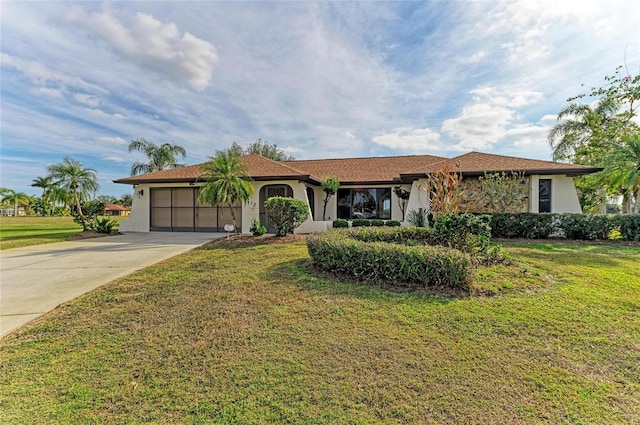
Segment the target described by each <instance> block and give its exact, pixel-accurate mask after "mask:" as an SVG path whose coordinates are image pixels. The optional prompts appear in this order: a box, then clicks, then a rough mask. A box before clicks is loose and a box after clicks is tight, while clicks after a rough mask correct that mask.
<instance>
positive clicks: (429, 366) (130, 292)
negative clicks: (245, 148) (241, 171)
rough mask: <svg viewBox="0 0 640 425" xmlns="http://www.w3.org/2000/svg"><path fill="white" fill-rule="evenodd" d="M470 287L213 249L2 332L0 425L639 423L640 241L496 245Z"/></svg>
mask: <svg viewBox="0 0 640 425" xmlns="http://www.w3.org/2000/svg"><path fill="white" fill-rule="evenodd" d="M505 246H506V248H505V249H506V251H507V252H508V254H509V256H510V258H511V259H512V263H511V265H501V266H495V267H493V268H490V269H487V270H485V271H483V272H482V275H481V276H478V277H477V279H476V283H475V284H474V285H475V290H476V293H496V294H498V295H496V296H473V297H468V298H462V299H448V298H440V297H434V296H429V295H425V294H408V293H392V292H388V291H385V290H383V289H379V288H373V287H368V286H364V285H357V284H353V283H345V282H340V281H338V280H335V279H330V278H326V277H318V276H316V275H315V274H314V273H313V272H312V270H311V269H310V268H309V265H308V255H307V253H306V247H305V246H304V244H302V243H294V244H279V245H255V246H224V245H210V246H208V247H206V248H203V249H197V250H194V251H191V252H189V253H186V254H184V255H181V256H178V257H175V258H173V259H170V260H167V261H164V262H162V263H160V264H157V265H155V266H152V267H149V268H147V269H144V270H142V271H139V272H137V273H134V274H132V275H130V276H128V277H125V278H122V279H120V280H118V281H115V282H113V283H111V284H109V285H107V286H105V287H104V288H103V289H101V290H98V291H95V292H93V293H91V294H89V295H87V296H85V297H83V298H80V299H78V300H76V301H74V302H71V303H68V304H64V305H62V306H61V307H60V308H58V309H56V310H54V311H53V312H51V313H50V314H48V315H47V316H45V317H43V318H42V319H40V320H38V321H36V322H35V323H34V324H32V325H31V326H28V327H26V328H24V329H22V330H21V331H19V332H17V333H14V334H12V335H10V336H8V337H5V338H4V339H3V340H2V341H1V342H0V422H1V423H12V424H13V423H15V424H22V423H24V424H27V423H29V424H31V423H34V422H36V423H37V422H39V423H128V424H135V423H145V422H151V423H194V424H197V423H220V424H234V423H237V424H240V423H242V424H250V423H264V424H270V423H300V424H307V423H311V424H314V423H316V424H320V423H340V424H343V423H351V424H369V423H372V424H376V423H379V424H388V423H509V424H512V423H513V424H519V423H522V424H528V423H531V424H536V423H567V424H591V423H599V424H600V423H604V424H607V423H610V424H620V423H640V381H639V380H640V296H638V294H640V267H638V264H640V248H638V247H625V246H621V245H616V246H612V245H598V246H591V245H580V244H559V243H536V244H516V243H506V244H505Z"/></svg>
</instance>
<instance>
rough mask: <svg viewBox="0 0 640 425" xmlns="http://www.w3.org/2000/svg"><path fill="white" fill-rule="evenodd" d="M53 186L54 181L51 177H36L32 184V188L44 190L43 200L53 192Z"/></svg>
mask: <svg viewBox="0 0 640 425" xmlns="http://www.w3.org/2000/svg"><path fill="white" fill-rule="evenodd" d="M52 185H53V180H52V179H51V176H45V177H36V178H35V179H33V183H31V187H39V188H41V189H42V199H43V200H46V199H47V195H48V194H49V191H50V190H51V186H52Z"/></svg>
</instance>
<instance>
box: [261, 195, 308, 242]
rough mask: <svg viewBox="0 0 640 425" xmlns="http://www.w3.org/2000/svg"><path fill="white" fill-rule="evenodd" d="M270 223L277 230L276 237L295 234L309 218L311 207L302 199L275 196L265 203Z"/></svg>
mask: <svg viewBox="0 0 640 425" xmlns="http://www.w3.org/2000/svg"><path fill="white" fill-rule="evenodd" d="M264 206H265V209H266V210H267V215H268V216H269V220H270V223H272V224H273V227H274V228H275V230H276V236H285V235H287V234H288V233H293V231H294V229H295V228H296V227H298V226H300V225H301V224H302V223H303V222H304V221H305V220H306V219H307V218H309V206H308V205H307V203H306V202H304V201H301V200H300V199H294V198H284V197H282V196H274V197H272V198H269V199H267V201H266V202H265V203H264Z"/></svg>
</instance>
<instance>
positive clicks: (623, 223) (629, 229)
mask: <svg viewBox="0 0 640 425" xmlns="http://www.w3.org/2000/svg"><path fill="white" fill-rule="evenodd" d="M619 223H620V236H621V237H622V239H623V240H625V241H636V242H637V241H640V215H639V214H635V215H622V216H620V217H619Z"/></svg>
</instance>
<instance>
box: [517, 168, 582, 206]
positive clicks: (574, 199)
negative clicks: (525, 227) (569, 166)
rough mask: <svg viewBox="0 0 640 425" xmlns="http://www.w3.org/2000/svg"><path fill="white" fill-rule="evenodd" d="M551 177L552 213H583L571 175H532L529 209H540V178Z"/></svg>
mask: <svg viewBox="0 0 640 425" xmlns="http://www.w3.org/2000/svg"><path fill="white" fill-rule="evenodd" d="M541 178H542V179H551V212H552V213H576V214H581V213H582V207H581V206H580V201H579V200H578V193H577V192H576V187H575V185H574V183H573V177H569V176H541V175H533V176H531V192H530V193H531V197H530V198H531V199H530V203H529V211H531V212H539V211H538V182H539V180H540V179H541Z"/></svg>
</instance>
